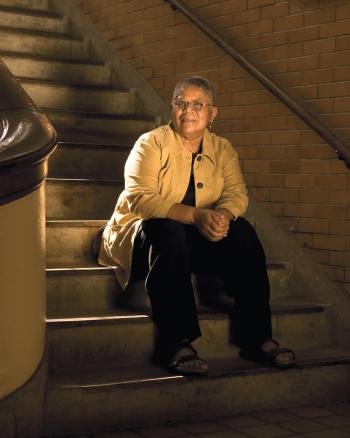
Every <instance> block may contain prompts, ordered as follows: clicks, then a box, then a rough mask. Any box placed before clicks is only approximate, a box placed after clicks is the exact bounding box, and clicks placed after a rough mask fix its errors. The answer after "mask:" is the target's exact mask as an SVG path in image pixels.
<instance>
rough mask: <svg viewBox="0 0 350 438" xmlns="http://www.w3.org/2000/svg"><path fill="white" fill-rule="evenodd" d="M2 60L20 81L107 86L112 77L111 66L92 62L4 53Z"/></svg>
mask: <svg viewBox="0 0 350 438" xmlns="http://www.w3.org/2000/svg"><path fill="white" fill-rule="evenodd" d="M1 59H2V60H3V61H4V62H5V64H6V65H7V67H8V68H9V69H10V70H11V72H12V73H13V75H14V76H16V77H17V78H19V79H23V78H31V79H40V80H42V81H60V82H68V83H70V84H80V85H84V84H91V85H107V84H109V82H110V77H111V70H110V66H108V65H104V64H101V63H97V62H96V63H93V62H92V61H87V62H83V61H77V62H73V61H72V60H64V59H62V60H59V59H55V58H49V57H44V56H41V57H40V56H34V55H32V54H28V55H26V54H23V53H16V52H14V53H10V52H6V53H4V52H3V53H2V54H1Z"/></svg>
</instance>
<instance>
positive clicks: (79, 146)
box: [49, 141, 132, 180]
mask: <svg viewBox="0 0 350 438" xmlns="http://www.w3.org/2000/svg"><path fill="white" fill-rule="evenodd" d="M131 146H132V142H131V141H130V146H119V145H103V144H95V143H59V145H58V147H57V149H56V150H55V152H54V153H53V154H52V155H51V156H50V159H49V176H50V177H51V178H80V179H98V180H113V179H114V180H115V179H119V180H122V179H123V177H124V164H125V161H126V159H127V157H128V155H129V153H130V150H131Z"/></svg>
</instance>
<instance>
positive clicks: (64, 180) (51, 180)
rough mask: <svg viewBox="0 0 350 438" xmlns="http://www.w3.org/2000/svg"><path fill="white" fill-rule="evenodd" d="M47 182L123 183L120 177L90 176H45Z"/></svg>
mask: <svg viewBox="0 0 350 438" xmlns="http://www.w3.org/2000/svg"><path fill="white" fill-rule="evenodd" d="M46 181H47V182H48V183H55V184H64V183H67V184H86V185H89V184H102V185H121V184H124V180H122V179H92V178H51V177H50V178H46Z"/></svg>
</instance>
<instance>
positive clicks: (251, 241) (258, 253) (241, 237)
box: [227, 217, 266, 263]
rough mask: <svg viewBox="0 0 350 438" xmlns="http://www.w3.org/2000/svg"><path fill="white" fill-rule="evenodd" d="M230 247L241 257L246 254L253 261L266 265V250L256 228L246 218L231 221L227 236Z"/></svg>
mask: <svg viewBox="0 0 350 438" xmlns="http://www.w3.org/2000/svg"><path fill="white" fill-rule="evenodd" d="M227 238H228V241H229V242H230V245H231V246H232V248H234V249H235V250H237V251H239V253H240V254H241V255H243V254H246V255H247V256H249V257H251V258H252V259H256V260H260V261H262V262H263V263H266V256H265V251H264V248H263V246H262V244H261V242H260V240H259V237H258V235H257V234H256V231H255V229H254V227H253V226H252V225H251V224H250V223H249V222H248V221H247V220H246V219H244V218H241V217H240V218H238V219H237V220H235V221H231V223H230V228H229V232H228V235H227Z"/></svg>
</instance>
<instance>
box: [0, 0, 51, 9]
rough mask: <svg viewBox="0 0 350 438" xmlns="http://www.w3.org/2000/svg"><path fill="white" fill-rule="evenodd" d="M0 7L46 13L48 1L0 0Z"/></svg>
mask: <svg viewBox="0 0 350 438" xmlns="http://www.w3.org/2000/svg"><path fill="white" fill-rule="evenodd" d="M0 5H1V6H11V7H19V8H27V9H34V10H37V9H39V10H43V11H47V10H48V9H49V0H0Z"/></svg>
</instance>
